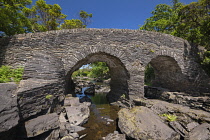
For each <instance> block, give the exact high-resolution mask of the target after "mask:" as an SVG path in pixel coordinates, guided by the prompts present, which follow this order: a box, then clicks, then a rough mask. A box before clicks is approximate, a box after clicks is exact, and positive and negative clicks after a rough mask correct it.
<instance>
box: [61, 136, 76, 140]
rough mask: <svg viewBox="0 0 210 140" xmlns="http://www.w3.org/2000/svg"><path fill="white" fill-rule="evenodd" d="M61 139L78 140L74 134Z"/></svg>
mask: <svg viewBox="0 0 210 140" xmlns="http://www.w3.org/2000/svg"><path fill="white" fill-rule="evenodd" d="M61 140H76V139H74V137H73V136H64V137H62V138H61Z"/></svg>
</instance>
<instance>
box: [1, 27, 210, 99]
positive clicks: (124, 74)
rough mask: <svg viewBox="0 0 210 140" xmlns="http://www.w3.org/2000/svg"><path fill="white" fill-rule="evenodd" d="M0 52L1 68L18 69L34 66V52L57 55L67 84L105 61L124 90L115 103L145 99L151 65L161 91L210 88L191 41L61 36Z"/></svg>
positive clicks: (152, 35) (87, 33)
mask: <svg viewBox="0 0 210 140" xmlns="http://www.w3.org/2000/svg"><path fill="white" fill-rule="evenodd" d="M1 46H2V48H3V46H6V51H5V53H3V54H2V55H1V58H2V63H3V64H7V65H13V66H18V65H23V66H24V65H25V64H26V63H27V62H30V61H29V60H30V59H32V57H33V54H34V52H35V51H36V52H37V51H45V52H46V53H47V54H48V55H50V54H52V55H53V56H55V57H57V58H58V59H60V60H61V61H62V63H63V64H62V65H63V67H64V70H65V75H66V77H65V78H66V79H67V84H69V83H68V80H69V79H70V78H71V74H72V73H73V72H74V71H75V70H77V69H79V68H80V67H81V66H82V65H84V64H87V63H91V62H94V61H104V62H106V63H107V64H108V65H109V67H110V69H111V76H112V81H111V82H112V87H114V88H113V90H114V89H116V88H119V90H118V91H114V92H113V93H111V94H110V96H116V97H115V99H116V100H117V98H119V97H120V96H121V95H122V94H126V95H127V97H130V98H137V97H143V96H144V70H145V67H146V65H147V64H148V63H151V64H152V65H153V67H154V68H155V73H156V76H157V78H156V81H154V82H155V83H154V84H156V85H157V86H162V87H165V88H169V89H171V90H180V91H186V90H189V89H190V90H198V88H199V87H201V85H203V83H206V84H210V83H209V82H208V81H206V80H203V79H208V78H206V75H205V74H204V73H203V71H202V70H201V69H200V68H199V65H198V64H197V63H196V62H195V60H194V57H193V56H192V54H191V50H192V48H191V46H190V45H189V43H188V42H187V41H186V40H183V39H181V38H178V37H174V36H171V35H167V34H162V33H157V32H148V31H141V30H126V29H71V30H57V31H50V32H43V33H28V34H22V35H16V36H13V37H11V38H10V40H9V42H8V43H7V44H6V45H1ZM46 59H47V58H46ZM69 81H71V80H69ZM70 83H71V82H70ZM198 83H199V87H198ZM193 85H194V86H193ZM67 86H68V85H67ZM69 86H71V84H69ZM208 86H209V85H205V86H203V88H202V90H204V91H209V89H208ZM120 87H122V88H120ZM70 88H71V87H70Z"/></svg>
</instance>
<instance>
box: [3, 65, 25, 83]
mask: <svg viewBox="0 0 210 140" xmlns="http://www.w3.org/2000/svg"><path fill="white" fill-rule="evenodd" d="M23 70H24V69H23V68H22V67H19V68H16V69H12V68H11V67H9V66H1V67H0V83H7V82H20V80H22V75H23Z"/></svg>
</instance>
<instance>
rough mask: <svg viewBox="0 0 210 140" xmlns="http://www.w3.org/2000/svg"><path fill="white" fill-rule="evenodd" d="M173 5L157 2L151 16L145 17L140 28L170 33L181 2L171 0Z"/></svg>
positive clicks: (173, 27) (174, 24)
mask: <svg viewBox="0 0 210 140" xmlns="http://www.w3.org/2000/svg"><path fill="white" fill-rule="evenodd" d="M172 2H173V5H172V6H170V5H167V4H158V5H157V6H156V7H155V10H154V11H152V12H151V13H152V14H153V16H151V17H150V18H148V19H146V21H145V24H144V25H143V26H141V27H140V29H141V30H148V31H157V32H162V33H168V34H170V33H172V32H173V31H174V29H175V26H176V24H177V20H178V18H179V17H178V11H179V9H180V8H181V7H182V4H181V3H179V2H178V0H173V1H172Z"/></svg>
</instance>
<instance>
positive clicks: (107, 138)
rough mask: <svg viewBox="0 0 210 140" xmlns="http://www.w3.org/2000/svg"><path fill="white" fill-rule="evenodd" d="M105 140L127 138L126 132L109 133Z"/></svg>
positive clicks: (122, 139) (123, 139)
mask: <svg viewBox="0 0 210 140" xmlns="http://www.w3.org/2000/svg"><path fill="white" fill-rule="evenodd" d="M104 140H126V138H125V134H114V133H110V134H108V135H107V136H106V137H105V139H104Z"/></svg>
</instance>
